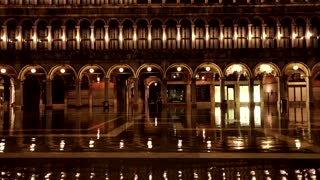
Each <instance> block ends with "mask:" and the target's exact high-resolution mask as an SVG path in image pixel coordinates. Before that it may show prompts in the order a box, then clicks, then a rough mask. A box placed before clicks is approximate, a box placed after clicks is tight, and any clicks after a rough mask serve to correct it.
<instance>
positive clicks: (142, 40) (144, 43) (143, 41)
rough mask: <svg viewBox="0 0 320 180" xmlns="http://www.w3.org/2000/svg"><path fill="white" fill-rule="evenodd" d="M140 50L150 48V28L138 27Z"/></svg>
mask: <svg viewBox="0 0 320 180" xmlns="http://www.w3.org/2000/svg"><path fill="white" fill-rule="evenodd" d="M137 39H138V43H137V44H138V49H147V48H148V27H147V26H138V29H137Z"/></svg>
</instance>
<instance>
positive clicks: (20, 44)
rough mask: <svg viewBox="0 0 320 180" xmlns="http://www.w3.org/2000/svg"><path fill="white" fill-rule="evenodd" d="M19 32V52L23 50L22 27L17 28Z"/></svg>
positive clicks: (17, 45)
mask: <svg viewBox="0 0 320 180" xmlns="http://www.w3.org/2000/svg"><path fill="white" fill-rule="evenodd" d="M17 31H18V33H17V34H18V42H17V44H16V47H17V49H18V50H20V49H22V26H17Z"/></svg>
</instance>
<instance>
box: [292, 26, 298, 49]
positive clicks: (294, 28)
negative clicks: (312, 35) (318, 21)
mask: <svg viewBox="0 0 320 180" xmlns="http://www.w3.org/2000/svg"><path fill="white" fill-rule="evenodd" d="M296 36H297V33H296V24H295V23H291V47H292V48H295V47H296V44H297V43H296Z"/></svg>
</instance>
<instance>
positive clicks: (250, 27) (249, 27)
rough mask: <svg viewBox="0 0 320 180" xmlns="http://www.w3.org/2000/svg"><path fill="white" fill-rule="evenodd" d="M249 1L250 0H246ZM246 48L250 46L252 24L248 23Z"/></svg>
mask: <svg viewBox="0 0 320 180" xmlns="http://www.w3.org/2000/svg"><path fill="white" fill-rule="evenodd" d="M248 1H249V2H248V3H250V0H248ZM248 36H249V37H248V48H252V24H248Z"/></svg>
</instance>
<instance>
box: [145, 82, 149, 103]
mask: <svg viewBox="0 0 320 180" xmlns="http://www.w3.org/2000/svg"><path fill="white" fill-rule="evenodd" d="M148 99H149V87H148V85H147V84H145V86H144V104H145V105H146V107H147V105H148Z"/></svg>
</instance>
